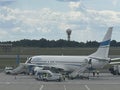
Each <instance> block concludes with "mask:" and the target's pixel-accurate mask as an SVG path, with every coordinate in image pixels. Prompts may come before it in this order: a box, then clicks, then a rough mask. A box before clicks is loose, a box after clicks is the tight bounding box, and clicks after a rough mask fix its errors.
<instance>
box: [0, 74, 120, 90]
mask: <svg viewBox="0 0 120 90" xmlns="http://www.w3.org/2000/svg"><path fill="white" fill-rule="evenodd" d="M0 90H120V76H113V75H111V74H110V73H102V74H100V76H99V77H92V76H91V77H90V79H89V80H88V79H83V80H81V79H74V80H68V79H67V80H66V81H63V82H56V81H48V82H44V81H36V80H35V79H34V76H27V75H17V76H15V75H6V74H4V73H0Z"/></svg>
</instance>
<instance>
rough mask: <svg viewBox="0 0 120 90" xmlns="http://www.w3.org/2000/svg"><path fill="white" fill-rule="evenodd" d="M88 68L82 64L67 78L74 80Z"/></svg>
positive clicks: (88, 65)
mask: <svg viewBox="0 0 120 90" xmlns="http://www.w3.org/2000/svg"><path fill="white" fill-rule="evenodd" d="M88 67H90V64H88V63H84V64H83V65H82V66H81V67H80V68H79V69H76V70H75V71H73V72H72V73H71V74H70V75H69V76H70V77H71V78H75V77H76V76H77V75H80V74H82V73H83V72H84V71H86V70H87V68H88Z"/></svg>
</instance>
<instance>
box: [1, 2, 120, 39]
mask: <svg viewBox="0 0 120 90" xmlns="http://www.w3.org/2000/svg"><path fill="white" fill-rule="evenodd" d="M69 6H70V8H71V9H72V10H71V11H70V12H59V11H53V10H51V9H49V8H43V9H39V10H34V11H33V10H20V9H12V8H8V7H1V9H0V32H1V34H0V38H2V37H4V36H5V35H7V36H8V37H10V38H8V39H10V40H13V39H15V37H16V39H18V38H19V39H23V38H35V37H37V38H38V37H39V38H41V37H43V36H44V37H45V38H47V39H59V38H66V37H65V36H62V34H64V35H66V32H65V30H66V29H68V28H70V29H72V30H73V32H72V33H73V35H72V38H73V39H74V40H79V41H80V40H82V41H86V40H88V39H89V40H94V39H97V37H96V38H95V37H91V36H94V35H95V30H96V31H97V30H98V31H99V30H102V29H106V27H108V26H111V25H112V26H119V25H120V12H115V11H108V10H104V11H97V10H91V9H86V8H84V11H83V9H81V8H82V5H81V3H80V2H74V3H73V2H71V3H70V4H69ZM7 32H8V33H9V34H8V33H7ZM33 33H34V37H33V36H32V34H33ZM37 35H39V36H37ZM11 36H13V37H14V38H13V37H11ZM78 36H79V37H78ZM39 38H38V39H39ZM98 38H99V37H98Z"/></svg>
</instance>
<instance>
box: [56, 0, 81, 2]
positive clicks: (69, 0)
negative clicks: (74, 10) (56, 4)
mask: <svg viewBox="0 0 120 90" xmlns="http://www.w3.org/2000/svg"><path fill="white" fill-rule="evenodd" d="M57 1H62V2H77V1H80V0H57Z"/></svg>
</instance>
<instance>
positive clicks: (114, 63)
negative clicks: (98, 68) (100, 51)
mask: <svg viewBox="0 0 120 90" xmlns="http://www.w3.org/2000/svg"><path fill="white" fill-rule="evenodd" d="M118 64H120V62H110V65H118Z"/></svg>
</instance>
